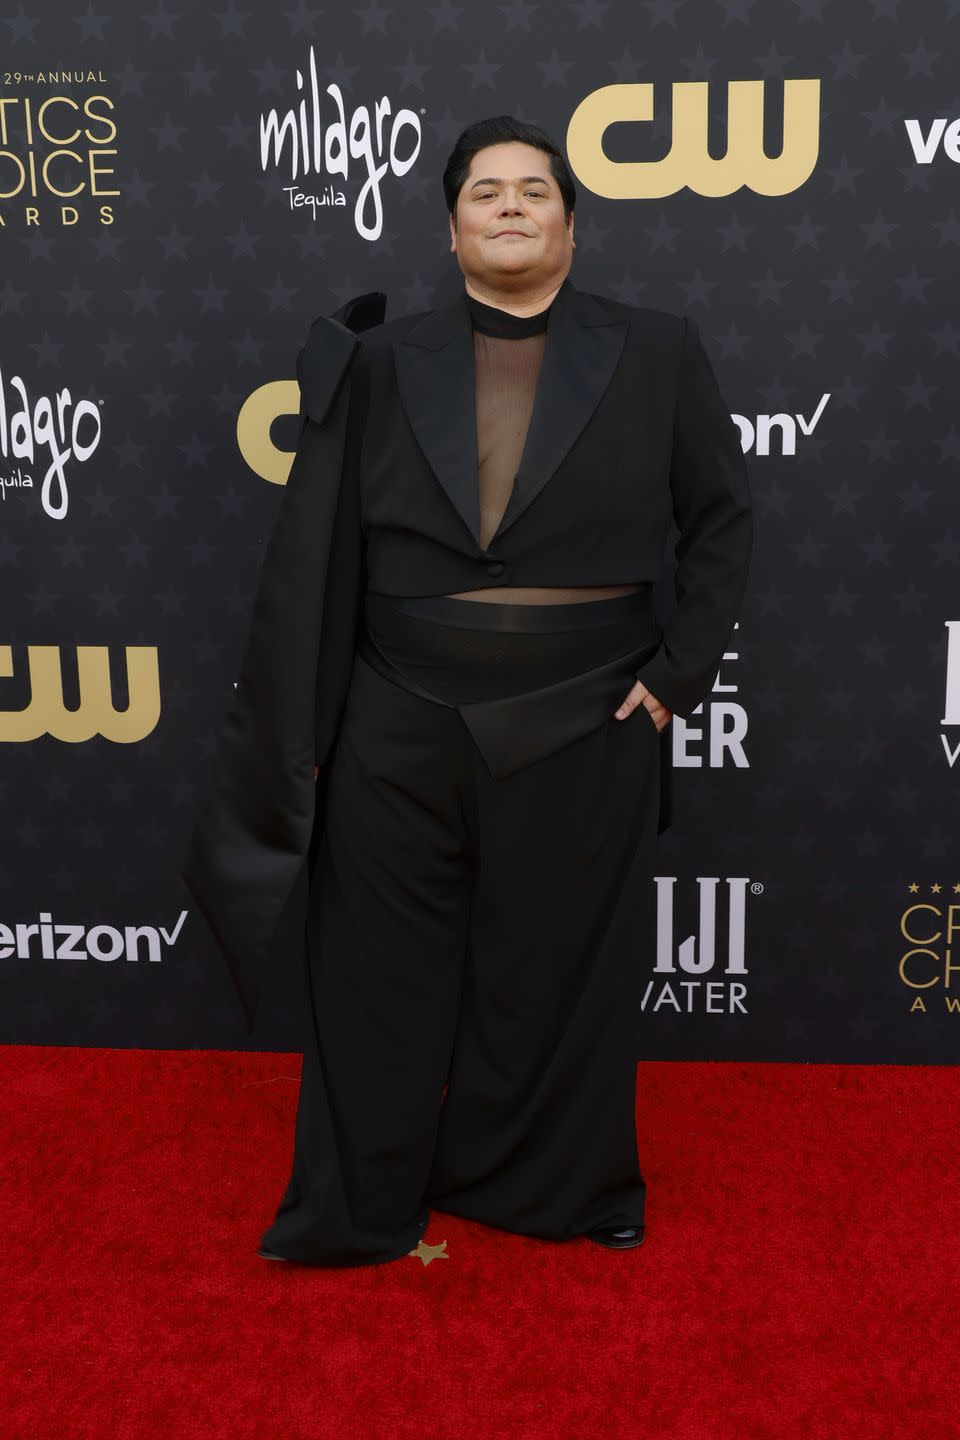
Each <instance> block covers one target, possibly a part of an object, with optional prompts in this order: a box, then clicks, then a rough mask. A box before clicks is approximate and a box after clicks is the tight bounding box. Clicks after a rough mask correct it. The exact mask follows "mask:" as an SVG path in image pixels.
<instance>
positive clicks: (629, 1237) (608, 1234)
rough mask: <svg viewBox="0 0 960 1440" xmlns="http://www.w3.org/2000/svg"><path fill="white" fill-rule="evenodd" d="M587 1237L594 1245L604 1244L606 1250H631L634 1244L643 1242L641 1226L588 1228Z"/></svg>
mask: <svg viewBox="0 0 960 1440" xmlns="http://www.w3.org/2000/svg"><path fill="white" fill-rule="evenodd" d="M587 1239H588V1240H592V1241H593V1242H594V1244H595V1245H606V1247H607V1249H608V1250H632V1249H633V1247H634V1245H642V1244H643V1226H642V1225H626V1226H623V1227H621V1228H620V1229H614V1228H610V1229H601V1230H588V1231H587Z"/></svg>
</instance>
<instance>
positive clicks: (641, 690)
mask: <svg viewBox="0 0 960 1440" xmlns="http://www.w3.org/2000/svg"><path fill="white" fill-rule="evenodd" d="M638 705H644V706H645V707H646V709H647V711H648V712H649V715H650V719H651V720H652V721H653V723H654V725H656V727H657V729H658V730H662V729H663V727H664V725H666V724H667V723H668V722H669V721H670V720H671V719H672V718H673V711H672V710H668V709H667V707H666V705H661V704H660V701H659V700H658V699H657V697H656V696H655V695H651V694H650V691H649V690H648V689H647V687H646V685H644V683H643V681H642V680H638V681H637V683H636V684H635V685H634V686H633V688H632V689H631V690H630V691H629V692H628V694H627V696H626V698H625V700H624V702H623V704H622V705H621V706H620V709H619V710H617V711H615V712H614V713H615V714H616V718H617V719H618V720H626V718H627V716H628V715H630V714H632V713H633V711H634V710H636V708H637V706H638Z"/></svg>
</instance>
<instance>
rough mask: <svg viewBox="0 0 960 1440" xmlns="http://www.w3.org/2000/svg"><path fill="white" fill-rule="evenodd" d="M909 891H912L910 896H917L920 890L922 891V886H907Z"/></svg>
mask: <svg viewBox="0 0 960 1440" xmlns="http://www.w3.org/2000/svg"><path fill="white" fill-rule="evenodd" d="M907 889H908V890H909V891H910V894H911V895H916V894H917V893H918V891H919V889H920V886H919V885H908V886H907Z"/></svg>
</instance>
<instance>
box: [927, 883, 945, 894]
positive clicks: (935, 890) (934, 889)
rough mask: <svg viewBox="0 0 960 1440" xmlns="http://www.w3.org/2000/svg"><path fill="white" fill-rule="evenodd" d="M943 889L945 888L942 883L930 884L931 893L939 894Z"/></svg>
mask: <svg viewBox="0 0 960 1440" xmlns="http://www.w3.org/2000/svg"><path fill="white" fill-rule="evenodd" d="M942 889H943V886H942V885H931V886H930V894H931V895H939V894H940V891H941V890H942Z"/></svg>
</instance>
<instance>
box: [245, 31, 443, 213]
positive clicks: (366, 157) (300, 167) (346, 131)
mask: <svg viewBox="0 0 960 1440" xmlns="http://www.w3.org/2000/svg"><path fill="white" fill-rule="evenodd" d="M296 74H297V89H298V90H299V91H303V90H304V77H303V74H302V72H301V71H300V70H298V71H297V72H296ZM323 93H324V94H325V95H329V96H331V97H332V99H333V103H334V107H335V111H334V113H333V114H332V115H331V116H330V118H329V119H327V120H325V121H324V120H323V119H321V106H322V104H323V103H324V102H322V100H321V92H320V85H319V81H318V79H317V62H316V57H315V54H314V48H313V46H312V45H311V46H310V76H309V94H303V95H302V96H301V99H300V100H299V101H298V102H297V104H296V105H295V106H293V107H292V108H291V109H289V110H287V111H285V112H284V113H283V115H279V114H278V113H277V111H276V110H275V109H274V110H270V111H268V112H267V113H266V114H264V113H263V111H261V112H260V168H261V169H262V170H263V171H264V173H266V171H267V170H268V169H270V168H271V167H272V168H273V169H274V170H278V171H279V170H280V169H281V167H282V168H283V169H284V170H285V171H286V173H288V174H289V176H290V180H291V182H292V183H291V184H289V185H285V186H284V187H283V192H284V194H285V195H286V196H287V197H288V200H289V205H290V209H291V210H299V209H308V210H310V212H311V214H312V216H313V219H314V220H316V218H317V211H318V209H321V208H323V207H325V206H331V205H332V206H344V205H346V204H347V197H346V195H345V194H344V193H343V191H342V190H340V189H338V188H337V186H336V184H335V183H333V182H332V181H331V183H330V184H329V185H328V186H326V188H325V189H324V190H323V191H322V193H321V194H319V195H317V194H312V193H310V192H309V191H308V190H307V189H306V184H305V182H307V181H312V180H313V178H314V176H320V175H325V176H327V177H333V176H337V175H342V176H343V179H344V180H345V181H346V180H349V178H350V173H351V162H352V163H353V166H354V169H356V168H357V167H359V168H360V170H361V172H362V173H363V175H364V181H363V185H362V186H361V188H360V191H359V193H358V195H357V198H356V202H355V204H354V209H353V223H354V225H355V226H356V229H357V234H358V235H360V236H361V237H362V238H363V239H364V240H376V239H378V237H379V236H380V234H381V232H382V230H383V201H382V199H381V195H380V182H381V180H382V179H383V177H384V175H385V174H386V173H387V171H388V170H389V171H390V173H391V174H392V175H397V176H402V175H406V173H407V171H408V170H409V169H410V168H411V166H412V165H413V163H414V161H415V160H416V158H417V156H418V155H419V154H420V142H421V129H420V117H419V115H417V114H416V113H415V111H413V110H408V109H406V108H404V107H401V108H400V109H398V110H397V111H396V113H394V112H393V107H392V105H391V103H390V100H389V99H388V97H387V96H386V95H382V96H381V97H380V99H379V100H377V101H376V103H375V104H374V106H373V114H372V115H371V113H370V109H369V107H368V106H366V105H358V106H356V108H355V109H354V110H353V111H352V112H351V114H350V115H349V116H348V115H347V113H346V108H345V106H344V103H343V93H342V91H341V89H340V86H339V85H336V84H331V85H328V86H327V88H326V90H325V91H324V92H323ZM405 131H409V132H410V133H409V134H408V135H405V134H404V132H405ZM404 147H407V148H408V151H409V153H407V154H406V155H403V154H401V153H400V152H401V150H403V149H404ZM368 210H372V214H368V213H367V212H368Z"/></svg>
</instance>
